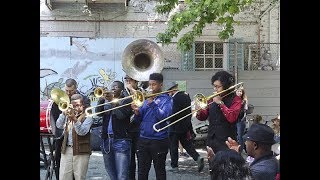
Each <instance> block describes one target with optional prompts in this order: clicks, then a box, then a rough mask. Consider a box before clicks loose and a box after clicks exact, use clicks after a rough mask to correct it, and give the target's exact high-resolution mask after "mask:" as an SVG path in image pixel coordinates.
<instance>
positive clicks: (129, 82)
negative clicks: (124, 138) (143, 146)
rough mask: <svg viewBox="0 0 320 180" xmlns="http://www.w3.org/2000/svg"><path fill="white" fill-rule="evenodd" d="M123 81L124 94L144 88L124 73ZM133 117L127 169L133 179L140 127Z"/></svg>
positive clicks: (132, 179) (134, 176) (130, 125)
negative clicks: (129, 161) (129, 159)
mask: <svg viewBox="0 0 320 180" xmlns="http://www.w3.org/2000/svg"><path fill="white" fill-rule="evenodd" d="M124 79H125V83H126V91H124V94H125V96H130V95H132V94H134V92H135V91H136V90H140V91H141V92H144V89H143V88H142V87H138V82H139V81H137V80H134V79H133V78H131V77H130V76H128V75H126V76H125V77H124ZM133 117H134V116H131V119H130V124H129V129H128V134H129V137H130V138H131V163H130V169H129V180H135V179H136V151H137V142H138V138H139V129H140V122H138V121H133Z"/></svg>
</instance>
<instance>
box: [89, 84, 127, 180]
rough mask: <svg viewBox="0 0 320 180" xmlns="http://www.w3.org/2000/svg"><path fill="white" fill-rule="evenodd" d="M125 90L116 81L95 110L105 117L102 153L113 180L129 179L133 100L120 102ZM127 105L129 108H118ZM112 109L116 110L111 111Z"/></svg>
mask: <svg viewBox="0 0 320 180" xmlns="http://www.w3.org/2000/svg"><path fill="white" fill-rule="evenodd" d="M123 90H124V85H123V83H122V82H120V81H114V82H113V83H112V85H111V92H110V91H104V95H103V96H102V97H100V99H99V101H98V103H97V107H96V108H95V112H96V113H99V115H98V114H97V115H98V116H103V121H102V135H101V137H102V145H101V151H102V154H103V159H104V165H105V168H106V171H107V173H108V174H109V176H110V179H111V180H118V179H129V178H128V177H129V165H130V156H131V151H130V150H131V139H130V138H129V136H128V131H127V130H128V127H129V123H130V117H131V115H132V114H133V112H132V110H131V107H130V106H129V104H130V102H131V101H132V99H131V98H127V99H122V100H120V98H123V97H124V96H123ZM108 102H109V103H108ZM102 104H104V105H102ZM125 104H128V106H123V107H119V108H116V107H117V106H121V105H125ZM111 108H114V109H113V110H111ZM108 110H110V111H108ZM103 111H104V112H103ZM101 112H103V113H101Z"/></svg>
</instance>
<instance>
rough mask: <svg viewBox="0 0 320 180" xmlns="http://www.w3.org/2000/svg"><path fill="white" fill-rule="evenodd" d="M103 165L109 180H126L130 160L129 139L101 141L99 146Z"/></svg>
mask: <svg viewBox="0 0 320 180" xmlns="http://www.w3.org/2000/svg"><path fill="white" fill-rule="evenodd" d="M101 151H102V154H103V160H104V165H105V168H106V170H107V173H108V174H109V176H110V179H111V180H128V179H129V165H130V158H131V140H130V139H113V138H108V139H103V140H102V144H101Z"/></svg>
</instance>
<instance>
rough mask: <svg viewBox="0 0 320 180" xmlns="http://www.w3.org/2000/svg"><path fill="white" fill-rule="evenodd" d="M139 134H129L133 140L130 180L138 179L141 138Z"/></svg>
mask: <svg viewBox="0 0 320 180" xmlns="http://www.w3.org/2000/svg"><path fill="white" fill-rule="evenodd" d="M139 135H140V134H139V132H129V136H130V138H131V163H130V170H129V180H135V179H136V169H137V163H136V152H137V143H138V138H139Z"/></svg>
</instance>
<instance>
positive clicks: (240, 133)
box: [237, 121, 246, 152]
mask: <svg viewBox="0 0 320 180" xmlns="http://www.w3.org/2000/svg"><path fill="white" fill-rule="evenodd" d="M245 128H246V123H245V121H239V122H237V140H238V143H239V145H240V148H239V152H242V150H243V148H244V140H243V135H244V131H245Z"/></svg>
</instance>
